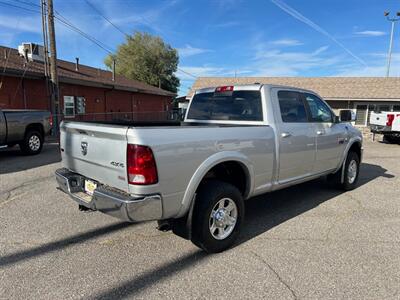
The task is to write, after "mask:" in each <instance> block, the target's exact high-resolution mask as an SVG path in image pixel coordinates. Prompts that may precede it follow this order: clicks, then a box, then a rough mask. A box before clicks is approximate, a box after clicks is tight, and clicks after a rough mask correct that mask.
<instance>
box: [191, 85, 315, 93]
mask: <svg viewBox="0 0 400 300" xmlns="http://www.w3.org/2000/svg"><path fill="white" fill-rule="evenodd" d="M228 86H233V90H234V91H242V90H249V91H257V90H260V89H261V88H262V87H263V86H266V87H268V88H275V87H277V88H285V89H294V90H298V91H303V92H311V93H313V94H316V93H315V92H314V91H311V90H306V89H302V88H298V87H293V86H286V85H279V84H263V83H254V84H235V85H228ZM217 87H219V86H213V87H207V88H202V89H198V90H196V92H195V94H201V93H211V92H214V91H215V89H216V88H217Z"/></svg>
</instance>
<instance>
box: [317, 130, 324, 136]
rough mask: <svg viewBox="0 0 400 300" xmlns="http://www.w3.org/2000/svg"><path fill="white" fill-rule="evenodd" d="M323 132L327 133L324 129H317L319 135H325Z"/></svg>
mask: <svg viewBox="0 0 400 300" xmlns="http://www.w3.org/2000/svg"><path fill="white" fill-rule="evenodd" d="M323 134H325V132H324V131H323V130H318V131H317V135H323Z"/></svg>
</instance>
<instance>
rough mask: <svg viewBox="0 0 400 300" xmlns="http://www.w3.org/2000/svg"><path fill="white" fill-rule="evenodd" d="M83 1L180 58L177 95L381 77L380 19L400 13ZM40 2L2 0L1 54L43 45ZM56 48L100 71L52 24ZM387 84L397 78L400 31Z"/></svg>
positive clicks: (70, 0) (114, 40) (111, 32)
mask: <svg viewBox="0 0 400 300" xmlns="http://www.w3.org/2000/svg"><path fill="white" fill-rule="evenodd" d="M88 1H89V2H90V3H91V4H92V5H93V6H94V7H95V8H96V9H98V10H99V11H100V12H101V13H102V14H103V15H104V16H106V17H107V18H108V19H109V20H111V21H112V23H113V24H115V25H116V26H117V27H118V28H119V29H121V30H122V31H123V32H127V33H133V32H134V31H144V32H148V33H150V34H153V35H158V36H160V37H162V38H163V40H164V41H165V42H166V43H168V44H169V45H171V46H172V47H174V48H176V49H178V52H179V69H180V70H182V71H184V72H182V71H178V72H177V73H176V75H177V76H178V77H179V78H180V81H181V86H180V88H179V95H185V94H186V93H187V92H188V90H189V88H190V87H191V85H192V84H193V81H194V80H195V77H200V76H232V77H233V76H238V77H240V76H302V77H305V76H384V75H385V73H386V61H387V52H388V48H389V37H390V22H388V21H387V20H386V18H385V17H384V16H383V12H384V11H390V12H391V15H392V16H395V13H396V12H397V11H400V0H197V1H190V0H169V1H163V0H159V1H156V0H130V1H128V0H88ZM7 3H8V4H11V5H14V6H20V7H24V8H26V9H28V10H23V9H21V8H17V7H13V6H10V5H7ZM39 3H40V1H39V0H0V44H1V45H4V46H10V47H17V46H18V45H19V44H21V43H22V42H35V43H43V42H42V33H41V20H40V14H39V13H37V11H38V10H39V7H37V5H38V4H39ZM54 7H55V10H56V11H57V13H59V14H61V15H62V16H63V17H64V18H66V19H67V20H68V21H69V22H70V23H72V24H74V25H75V26H76V27H78V28H80V29H81V30H82V31H84V32H85V33H87V34H89V35H90V36H93V37H95V38H96V39H97V40H99V41H101V42H102V43H104V44H105V45H106V47H107V48H109V49H111V51H113V50H114V51H115V49H116V48H117V47H118V45H119V44H121V43H123V42H124V40H125V36H124V35H123V34H122V33H121V32H120V31H119V30H117V29H116V28H114V27H113V26H112V25H111V24H110V23H108V22H107V21H106V20H105V19H104V18H102V17H101V16H100V15H99V14H98V13H97V12H96V11H95V10H94V9H93V7H91V6H90V5H89V4H88V3H87V2H85V0H54ZM56 40H57V51H58V53H57V54H58V58H60V59H64V60H69V61H75V57H79V58H80V63H82V64H85V65H90V66H94V67H99V68H106V67H105V65H104V62H103V61H104V58H105V56H106V55H107V54H108V53H107V51H105V50H104V49H102V48H101V47H99V46H97V45H96V44H94V43H92V42H91V41H88V40H86V39H85V38H84V37H83V36H81V35H79V34H78V33H76V32H74V31H71V30H70V29H69V28H68V27H66V26H64V25H63V24H62V23H60V22H58V21H57V22H56ZM185 72H186V73H185ZM187 73H189V74H191V75H189V74H187ZM391 76H400V22H398V23H397V30H396V31H395V38H394V47H393V56H392V67H391Z"/></svg>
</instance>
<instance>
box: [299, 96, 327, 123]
mask: <svg viewBox="0 0 400 300" xmlns="http://www.w3.org/2000/svg"><path fill="white" fill-rule="evenodd" d="M304 97H305V99H306V102H307V104H308V107H309V109H310V114H311V121H312V122H318V123H324V122H333V114H332V111H331V110H330V108H329V106H328V105H327V104H326V103H325V102H324V101H322V100H321V99H320V98H318V97H317V96H315V95H313V94H307V93H305V94H304Z"/></svg>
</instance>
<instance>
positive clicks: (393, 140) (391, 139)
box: [383, 134, 400, 144]
mask: <svg viewBox="0 0 400 300" xmlns="http://www.w3.org/2000/svg"><path fill="white" fill-rule="evenodd" d="M383 141H384V142H385V143H389V144H399V143H400V136H399V135H398V134H393V135H387V134H385V135H384V136H383Z"/></svg>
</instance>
